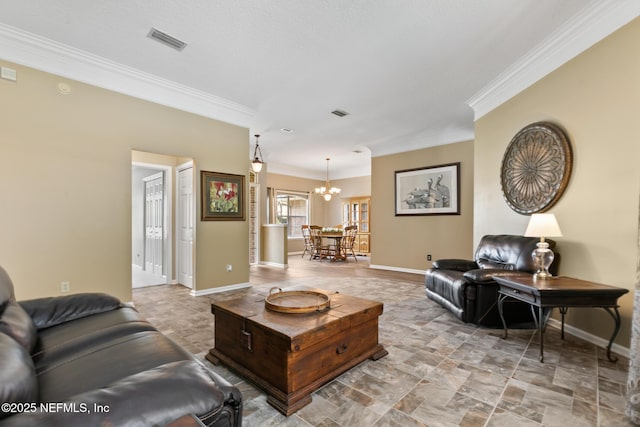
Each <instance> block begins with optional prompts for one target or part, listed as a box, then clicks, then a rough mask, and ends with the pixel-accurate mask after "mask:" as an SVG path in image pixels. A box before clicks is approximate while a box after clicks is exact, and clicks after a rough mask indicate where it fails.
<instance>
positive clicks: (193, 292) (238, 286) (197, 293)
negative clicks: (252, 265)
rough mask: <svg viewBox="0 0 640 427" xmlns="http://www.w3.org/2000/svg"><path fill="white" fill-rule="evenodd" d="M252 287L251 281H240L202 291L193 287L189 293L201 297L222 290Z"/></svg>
mask: <svg viewBox="0 0 640 427" xmlns="http://www.w3.org/2000/svg"><path fill="white" fill-rule="evenodd" d="M250 287H251V284H250V283H249V282H246V283H238V284H235V285H227V286H220V287H218V288H209V289H202V290H200V291H196V290H193V289H192V290H191V292H190V293H189V294H190V295H191V296H193V297H199V296H202V295H209V294H217V293H220V292H227V291H235V290H238V289H245V288H250Z"/></svg>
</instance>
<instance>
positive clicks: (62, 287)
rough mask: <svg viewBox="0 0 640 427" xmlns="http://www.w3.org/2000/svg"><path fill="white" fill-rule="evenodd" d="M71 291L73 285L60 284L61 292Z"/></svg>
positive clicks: (67, 283)
mask: <svg viewBox="0 0 640 427" xmlns="http://www.w3.org/2000/svg"><path fill="white" fill-rule="evenodd" d="M70 291H71V283H69V282H61V283H60V292H70Z"/></svg>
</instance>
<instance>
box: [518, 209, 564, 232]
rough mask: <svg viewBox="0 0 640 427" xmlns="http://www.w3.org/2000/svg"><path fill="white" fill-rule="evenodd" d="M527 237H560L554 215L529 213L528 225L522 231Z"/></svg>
mask: <svg viewBox="0 0 640 427" xmlns="http://www.w3.org/2000/svg"><path fill="white" fill-rule="evenodd" d="M524 235H525V236H527V237H562V232H561V231H560V226H559V225H558V221H556V216H555V215H554V214H550V213H543V214H531V219H529V225H528V226H527V230H526V231H525V232H524Z"/></svg>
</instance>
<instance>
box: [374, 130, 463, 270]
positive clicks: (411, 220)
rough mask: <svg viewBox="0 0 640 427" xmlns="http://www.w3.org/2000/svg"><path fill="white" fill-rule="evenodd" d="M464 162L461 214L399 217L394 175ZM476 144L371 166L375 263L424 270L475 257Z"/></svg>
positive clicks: (381, 159) (387, 158) (384, 160)
mask: <svg viewBox="0 0 640 427" xmlns="http://www.w3.org/2000/svg"><path fill="white" fill-rule="evenodd" d="M454 162H460V163H461V164H460V215H428V216H395V207H394V206H395V171H398V170H405V169H412V168H419V167H425V166H436V165H441V164H446V163H454ZM473 165H474V163H473V142H472V141H467V142H459V143H455V144H448V145H442V146H438V147H433V148H425V149H422V150H415V151H410V152H406V153H399V154H393V155H389V156H381V157H374V158H373V159H372V163H371V193H372V194H371V205H372V211H373V213H372V216H371V264H373V265H379V266H392V267H395V268H403V269H409V270H419V271H424V270H425V269H426V268H428V267H430V266H431V262H427V259H426V256H427V254H431V255H432V256H433V260H436V259H439V258H466V259H470V258H471V257H472V256H473V245H472V236H473V197H474V195H473V169H474V166H473Z"/></svg>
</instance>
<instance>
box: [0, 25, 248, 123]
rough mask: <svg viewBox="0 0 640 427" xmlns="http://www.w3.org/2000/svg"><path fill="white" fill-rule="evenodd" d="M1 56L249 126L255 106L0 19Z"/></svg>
mask: <svg viewBox="0 0 640 427" xmlns="http://www.w3.org/2000/svg"><path fill="white" fill-rule="evenodd" d="M0 48H1V49H0V55H1V59H4V60H6V61H11V62H15V63H17V64H21V65H25V66H27V67H31V68H35V69H37V70H41V71H45V72H48V73H51V74H56V75H59V76H62V77H65V78H68V79H73V80H77V81H80V82H83V83H87V84H90V85H93V86H98V87H101V88H103V89H108V90H112V91H114V92H118V93H122V94H124V95H129V96H132V97H135V98H139V99H143V100H145V101H150V102H154V103H156V104H161V105H165V106H167V107H172V108H177V109H179V110H183V111H187V112H190V113H193V114H197V115H200V116H204V117H209V118H212V119H216V120H220V121H223V122H227V123H231V124H234V125H237V126H242V127H247V128H248V127H249V125H250V123H251V120H252V118H253V116H254V115H255V111H253V110H252V109H250V108H249V107H246V106H244V105H241V104H237V103H235V102H232V101H229V100H226V99H224V98H220V97H217V96H214V95H211V94H209V93H206V92H202V91H199V90H196V89H193V88H191V87H188V86H184V85H180V84H177V83H175V82H172V81H170V80H167V79H163V78H161V77H158V76H154V75H153V74H149V73H145V72H142V71H140V70H137V69H135V68H131V67H126V66H124V65H122V64H119V63H117V62H114V61H110V60H108V59H105V58H102V57H100V56H97V55H93V54H91V53H88V52H85V51H82V50H80V49H76V48H73V47H70V46H67V45H65V44H62V43H58V42H55V41H53V40H50V39H47V38H45V37H40V36H38V35H35V34H32V33H29V32H26V31H23V30H20V29H17V28H15V27H12V26H9V25H6V24H1V23H0Z"/></svg>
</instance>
